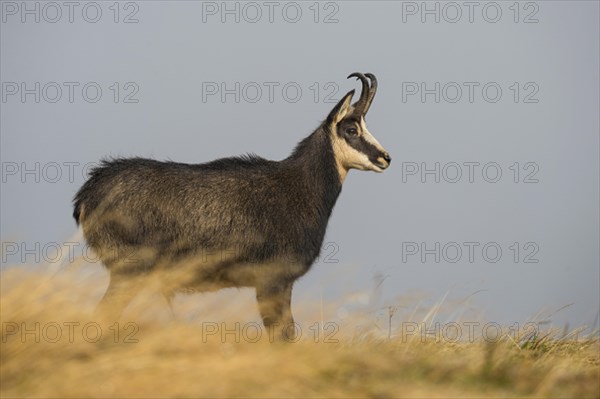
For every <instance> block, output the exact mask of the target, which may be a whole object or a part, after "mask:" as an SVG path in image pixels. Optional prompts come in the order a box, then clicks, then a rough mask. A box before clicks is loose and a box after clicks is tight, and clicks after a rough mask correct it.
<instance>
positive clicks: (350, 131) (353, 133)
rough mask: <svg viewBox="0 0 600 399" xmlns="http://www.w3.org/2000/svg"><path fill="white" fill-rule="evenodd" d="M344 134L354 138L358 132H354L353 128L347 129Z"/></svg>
mask: <svg viewBox="0 0 600 399" xmlns="http://www.w3.org/2000/svg"><path fill="white" fill-rule="evenodd" d="M346 132H347V133H348V134H351V135H352V136H356V135H357V134H358V130H356V128H354V127H351V128H348V130H346Z"/></svg>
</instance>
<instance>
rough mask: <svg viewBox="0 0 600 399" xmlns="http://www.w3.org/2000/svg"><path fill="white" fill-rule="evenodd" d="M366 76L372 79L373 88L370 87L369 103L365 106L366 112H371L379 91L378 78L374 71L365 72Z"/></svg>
mask: <svg viewBox="0 0 600 399" xmlns="http://www.w3.org/2000/svg"><path fill="white" fill-rule="evenodd" d="M365 76H366V77H367V78H369V80H370V81H371V88H370V89H369V98H368V99H367V105H366V106H365V114H366V113H367V112H369V108H370V107H371V103H372V102H373V98H374V97H375V93H377V78H376V77H375V75H373V74H372V73H365Z"/></svg>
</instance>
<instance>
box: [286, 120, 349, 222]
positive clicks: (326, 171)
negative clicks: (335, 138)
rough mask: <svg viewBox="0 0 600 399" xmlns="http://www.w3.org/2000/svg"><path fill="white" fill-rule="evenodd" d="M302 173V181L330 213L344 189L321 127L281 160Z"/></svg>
mask: <svg viewBox="0 0 600 399" xmlns="http://www.w3.org/2000/svg"><path fill="white" fill-rule="evenodd" d="M282 163H284V164H285V165H286V166H288V167H291V168H293V169H295V170H296V171H298V172H299V173H300V176H301V177H300V179H301V180H302V181H303V184H305V185H306V186H307V187H308V188H309V189H310V190H311V192H314V193H318V197H319V199H320V200H321V204H322V205H323V206H324V208H325V209H328V212H331V209H333V206H334V205H335V202H336V200H337V197H338V196H339V194H340V192H341V189H342V182H343V180H342V176H340V174H339V171H338V168H337V164H336V160H335V156H334V152H333V147H332V144H331V140H330V139H329V135H328V133H327V131H326V130H325V129H324V128H322V127H320V128H318V129H317V130H315V131H314V132H313V133H312V134H311V135H310V136H308V137H306V138H305V139H304V140H302V141H301V142H300V143H298V145H297V146H296V148H295V149H294V151H293V152H292V154H291V155H290V156H289V157H288V158H286V159H285V160H283V161H282Z"/></svg>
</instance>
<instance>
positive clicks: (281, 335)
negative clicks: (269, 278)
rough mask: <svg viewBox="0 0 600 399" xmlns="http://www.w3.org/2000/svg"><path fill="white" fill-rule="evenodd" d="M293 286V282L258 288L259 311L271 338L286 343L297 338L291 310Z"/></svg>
mask: <svg viewBox="0 0 600 399" xmlns="http://www.w3.org/2000/svg"><path fill="white" fill-rule="evenodd" d="M292 285H293V282H289V283H284V284H281V283H280V284H278V285H276V284H265V285H261V286H258V287H256V300H257V301H258V309H259V311H260V316H261V317H262V320H263V324H264V326H265V327H266V328H267V329H268V330H269V337H270V338H271V337H275V339H278V340H286V341H293V340H295V338H296V328H295V326H294V318H293V317H292V308H291V302H292Z"/></svg>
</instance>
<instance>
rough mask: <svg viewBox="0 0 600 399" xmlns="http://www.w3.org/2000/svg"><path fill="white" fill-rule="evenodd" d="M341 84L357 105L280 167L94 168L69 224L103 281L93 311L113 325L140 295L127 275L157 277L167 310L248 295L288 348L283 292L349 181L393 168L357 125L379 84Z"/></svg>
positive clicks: (243, 160)
mask: <svg viewBox="0 0 600 399" xmlns="http://www.w3.org/2000/svg"><path fill="white" fill-rule="evenodd" d="M351 77H356V78H357V79H359V80H360V81H361V84H362V92H361V95H360V98H359V99H358V101H356V102H355V103H354V104H351V102H352V97H353V95H354V90H351V91H349V92H348V93H347V94H346V95H344V97H343V98H342V99H341V100H340V101H339V102H338V103H337V104H336V105H335V107H333V109H332V110H331V112H330V113H329V115H328V116H327V118H326V119H325V120H324V121H323V122H322V123H321V124H320V125H319V127H318V128H317V129H316V130H315V131H314V132H313V133H312V134H310V135H309V136H308V137H306V138H305V139H304V140H302V141H301V142H300V143H299V144H298V145H297V146H296V148H295V149H294V151H293V152H292V154H291V155H290V156H289V157H287V158H286V159H283V160H281V161H271V160H267V159H264V158H261V157H258V156H255V155H244V156H239V157H231V158H222V159H217V160H215V161H212V162H208V163H202V164H184V163H177V162H160V161H156V160H152V159H143V158H118V159H109V160H103V161H102V163H101V164H100V166H98V167H96V168H94V169H93V170H92V171H91V173H90V176H89V179H88V180H87V181H86V182H85V183H84V184H83V186H82V187H81V189H80V190H79V191H78V192H77V194H76V195H75V198H74V200H73V203H74V212H73V217H74V218H75V221H76V222H77V224H78V225H79V224H81V226H82V229H83V234H84V237H85V239H86V240H87V242H88V244H89V245H90V247H91V248H92V249H93V250H94V251H95V252H96V253H97V254H98V257H99V258H100V260H101V261H102V263H103V264H104V265H105V266H106V268H107V269H108V270H109V272H110V283H109V286H108V289H107V291H106V293H105V294H104V297H103V298H102V300H101V301H100V303H99V305H98V308H97V311H98V312H105V313H107V314H110V315H111V316H113V317H118V316H119V315H120V314H121V312H122V310H123V309H124V308H125V307H126V306H127V304H128V303H129V302H130V301H131V300H132V299H133V297H134V296H135V295H136V294H137V293H138V292H139V290H140V289H141V288H144V287H143V285H144V284H143V283H142V282H140V280H139V279H138V278H137V277H140V276H148V275H150V274H152V275H154V273H155V272H159V271H160V272H162V274H161V275H160V279H159V281H160V290H161V292H162V294H163V295H164V296H165V298H166V299H167V300H168V302H169V304H170V301H171V299H172V297H173V296H174V295H175V294H176V293H177V292H186V291H187V292H190V291H191V292H203V291H211V290H218V289H221V288H226V287H254V288H255V289H256V299H257V301H258V307H259V311H260V315H261V317H262V320H263V324H264V325H265V327H267V328H271V329H275V328H279V330H272V331H279V333H280V334H279V335H278V336H279V337H280V338H281V337H283V338H293V336H294V335H293V334H294V331H293V330H294V329H293V328H290V326H291V325H292V324H293V318H292V312H291V295H292V286H293V284H294V282H295V281H296V280H297V279H298V278H299V277H301V276H302V275H304V274H305V273H306V272H307V271H308V270H309V269H310V267H311V265H312V264H313V262H314V261H315V259H316V258H317V256H318V255H319V252H320V249H321V245H322V243H323V239H324V237H325V230H326V228H327V223H328V220H329V217H330V215H331V212H332V210H333V207H334V205H335V202H336V201H337V198H338V196H339V194H340V192H341V189H342V183H343V182H344V180H345V178H346V175H347V173H348V171H349V170H350V169H359V170H371V171H375V172H383V171H384V170H385V169H386V168H387V167H388V166H389V165H390V162H391V158H390V156H389V154H388V153H387V152H386V151H385V150H384V148H383V147H382V146H381V144H379V142H378V141H377V140H376V139H375V138H374V137H373V136H372V135H371V133H370V132H369V131H368V130H367V127H366V125H365V115H366V113H367V111H368V110H369V107H370V106H371V103H372V101H373V98H374V96H375V92H376V90H377V80H376V78H375V76H374V75H373V74H369V73H367V74H365V75H363V74H360V73H352V74H351V75H350V76H348V78H351ZM367 78H368V79H367ZM277 326H279V327H277Z"/></svg>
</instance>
